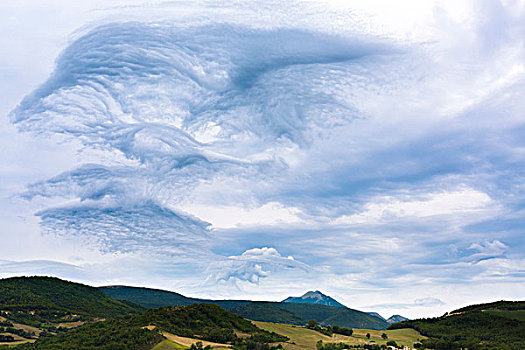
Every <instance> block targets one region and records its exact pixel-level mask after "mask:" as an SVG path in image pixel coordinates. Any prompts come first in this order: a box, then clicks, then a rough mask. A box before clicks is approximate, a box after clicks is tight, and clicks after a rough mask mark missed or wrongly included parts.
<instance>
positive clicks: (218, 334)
mask: <svg viewBox="0 0 525 350" xmlns="http://www.w3.org/2000/svg"><path fill="white" fill-rule="evenodd" d="M235 331H241V332H243V333H245V334H247V335H249V336H248V337H245V338H239V337H237V335H236V333H235ZM162 332H168V333H171V334H175V335H179V336H184V337H191V338H197V339H201V340H208V341H213V342H217V343H228V344H231V345H232V346H233V348H234V349H241V350H244V349H246V350H250V349H271V348H272V347H271V346H269V345H268V344H269V343H274V342H281V341H286V340H288V338H286V337H283V336H281V335H278V334H276V333H271V332H267V331H264V330H262V329H259V328H257V327H256V326H255V325H254V324H252V323H251V322H249V321H247V320H245V319H243V318H242V317H240V316H237V315H235V314H232V313H230V312H227V311H226V310H224V309H222V308H221V307H219V306H216V305H210V304H193V305H190V306H181V307H167V308H160V309H152V310H148V311H147V312H145V313H143V314H141V315H129V316H125V317H122V318H119V319H114V320H107V321H101V322H95V323H90V324H87V325H84V326H81V327H78V328H75V329H72V330H70V331H68V332H66V333H63V334H59V335H56V336H49V337H41V338H39V339H38V340H37V341H36V342H35V343H33V344H30V343H27V344H24V345H21V346H18V347H17V348H16V349H17V350H55V349H56V350H66V349H77V350H92V349H103V350H121V349H122V350H124V349H137V350H142V349H152V348H153V346H155V345H156V344H158V343H159V342H161V341H162V340H164V339H165V338H164V336H163V335H162ZM275 348H276V347H275Z"/></svg>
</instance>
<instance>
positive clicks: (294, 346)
mask: <svg viewBox="0 0 525 350" xmlns="http://www.w3.org/2000/svg"><path fill="white" fill-rule="evenodd" d="M254 323H255V324H256V325H257V326H258V327H259V328H262V329H266V330H268V331H273V332H276V333H279V334H282V335H285V336H287V337H288V338H290V340H288V341H287V342H284V343H281V344H282V345H283V348H284V349H285V350H315V349H317V347H316V346H317V343H318V342H319V340H322V342H323V343H322V344H323V347H324V348H332V346H341V345H339V344H340V343H343V344H344V345H345V346H346V345H348V346H349V347H350V348H365V347H369V345H367V344H369V343H370V344H371V343H372V342H374V343H375V344H377V345H378V347H377V348H378V349H379V348H380V347H381V346H386V342H387V340H385V339H383V338H382V337H381V334H382V333H386V334H387V336H388V338H389V339H388V340H394V341H396V342H397V343H398V344H400V345H401V344H403V345H409V346H412V345H413V344H414V343H417V342H419V339H422V338H425V337H423V336H422V335H421V334H419V333H418V332H417V331H415V330H413V329H396V330H388V331H376V330H366V329H354V330H353V333H352V336H346V335H341V334H337V333H333V334H332V335H331V336H327V335H325V334H322V333H319V332H318V331H315V330H313V329H308V328H306V327H300V326H294V325H285V324H280V323H269V322H254ZM366 333H370V339H367V338H366ZM328 344H336V345H328ZM369 348H372V349H375V348H374V347H371V345H370V347H369ZM333 349H335V348H333Z"/></svg>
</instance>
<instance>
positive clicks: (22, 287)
mask: <svg viewBox="0 0 525 350" xmlns="http://www.w3.org/2000/svg"><path fill="white" fill-rule="evenodd" d="M0 310H1V311H2V312H3V313H4V314H8V315H9V318H10V319H11V320H14V321H17V322H20V323H23V324H28V325H32V326H35V327H40V326H41V325H42V324H44V323H49V322H60V321H63V320H65V319H67V320H68V321H82V320H92V319H94V318H114V317H120V316H124V315H127V314H138V313H140V312H144V311H145V310H146V309H145V308H144V307H142V306H139V305H136V304H132V303H131V302H127V301H122V300H116V299H113V298H111V297H109V296H107V295H106V294H104V293H103V292H101V291H100V290H98V289H97V288H93V287H89V286H86V285H83V284H79V283H73V282H68V281H63V280H61V279H58V278H54V277H13V278H6V279H2V280H0Z"/></svg>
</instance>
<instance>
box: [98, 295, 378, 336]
mask: <svg viewBox="0 0 525 350" xmlns="http://www.w3.org/2000/svg"><path fill="white" fill-rule="evenodd" d="M100 290H102V291H103V292H105V293H107V294H108V295H109V296H111V297H113V298H118V299H122V300H128V301H130V302H133V303H137V304H139V305H142V306H144V307H149V308H154V307H162V306H169V305H172V306H178V305H189V304H192V303H210V304H215V305H219V306H221V307H222V308H224V309H226V310H228V311H230V312H233V313H235V314H237V315H240V316H242V317H244V318H247V319H250V320H253V321H265V322H277V323H288V324H294V325H305V324H306V323H307V322H308V321H309V320H311V319H314V320H316V321H318V322H319V323H321V324H324V325H338V326H341V327H349V328H369V329H386V327H388V323H387V322H386V321H383V320H381V319H378V318H377V317H374V316H371V315H369V314H367V313H365V312H361V311H358V310H353V309H350V308H347V307H339V306H327V305H319V304H305V303H288V302H286V303H284V302H252V301H248V300H206V299H196V298H188V297H185V296H183V295H181V294H178V293H174V292H169V291H162V290H158V289H149V288H137V287H126V286H112V287H100Z"/></svg>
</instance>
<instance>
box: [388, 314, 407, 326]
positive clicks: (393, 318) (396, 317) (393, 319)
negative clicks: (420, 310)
mask: <svg viewBox="0 0 525 350" xmlns="http://www.w3.org/2000/svg"><path fill="white" fill-rule="evenodd" d="M409 320H410V319H408V318H406V317H403V316H401V315H393V316H390V317H389V318H388V319H387V320H386V321H387V322H388V323H390V324H393V323H397V322H403V321H409Z"/></svg>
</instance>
